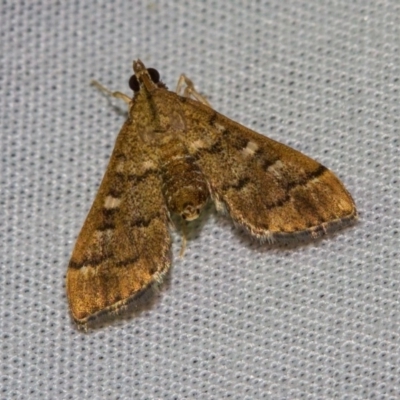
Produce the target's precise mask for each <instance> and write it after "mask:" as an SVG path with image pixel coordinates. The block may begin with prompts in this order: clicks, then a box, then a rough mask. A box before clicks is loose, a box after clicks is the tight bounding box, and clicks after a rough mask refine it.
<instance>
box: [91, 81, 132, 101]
mask: <svg viewBox="0 0 400 400" xmlns="http://www.w3.org/2000/svg"><path fill="white" fill-rule="evenodd" d="M90 83H91V85H93V86H96V88H97V89H99V90H100V91H101V92H103V93H104V94H106V95H107V96H111V97H115V98H116V99H121V100H123V101H124V102H125V103H127V104H131V101H132V99H131V98H130V97H129V96H128V95H126V94H125V93H122V92H112V91H111V90H109V89H107V88H106V87H105V86H103V85H102V84H101V83H100V82H97V81H92V82H90Z"/></svg>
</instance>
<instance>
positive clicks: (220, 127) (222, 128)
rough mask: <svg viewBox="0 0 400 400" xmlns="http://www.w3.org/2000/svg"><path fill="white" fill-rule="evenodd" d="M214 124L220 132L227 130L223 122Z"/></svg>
mask: <svg viewBox="0 0 400 400" xmlns="http://www.w3.org/2000/svg"><path fill="white" fill-rule="evenodd" d="M214 126H215V128H216V129H217V131H218V132H224V131H225V130H226V128H225V127H224V126H223V125H221V124H218V123H215V124H214Z"/></svg>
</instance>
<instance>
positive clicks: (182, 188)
mask: <svg viewBox="0 0 400 400" xmlns="http://www.w3.org/2000/svg"><path fill="white" fill-rule="evenodd" d="M163 190H164V196H165V200H166V202H167V206H168V209H169V210H170V211H171V212H173V213H176V214H179V215H180V216H181V217H182V218H183V219H184V220H186V221H192V220H194V219H196V218H198V216H199V215H200V212H201V210H202V209H203V207H204V205H205V204H206V202H207V200H208V197H209V192H208V186H207V183H206V181H205V179H204V176H203V174H202V173H201V171H200V169H199V168H198V167H197V165H196V164H194V162H193V160H192V159H191V158H181V159H176V160H173V161H170V162H168V163H167V165H165V168H164V186H163Z"/></svg>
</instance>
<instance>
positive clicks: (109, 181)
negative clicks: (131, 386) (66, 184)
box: [67, 122, 171, 324]
mask: <svg viewBox="0 0 400 400" xmlns="http://www.w3.org/2000/svg"><path fill="white" fill-rule="evenodd" d="M139 143H141V145H140V146H139ZM161 186H162V182H161V178H160V174H159V170H158V160H157V157H156V156H155V154H154V151H152V149H151V148H147V147H146V146H145V145H144V144H143V143H142V142H141V141H140V140H139V137H138V136H136V137H135V134H134V132H132V127H131V126H130V125H129V123H128V122H127V123H125V125H124V126H123V128H122V130H121V132H120V134H119V135H118V138H117V141H116V144H115V148H114V151H113V154H112V157H111V159H110V163H109V166H108V168H107V171H106V173H105V175H104V178H103V181H102V183H101V186H100V188H99V191H98V193H97V196H96V198H95V200H94V203H93V205H92V208H91V210H90V212H89V214H88V216H87V218H86V221H85V223H84V225H83V227H82V230H81V232H80V234H79V237H78V239H77V241H76V245H75V249H74V251H73V254H72V257H71V261H70V263H69V267H68V272H67V294H68V299H69V305H70V309H71V313H72V316H73V318H74V320H75V321H76V322H77V323H78V324H86V323H87V322H88V321H89V320H91V319H93V318H94V317H95V316H96V315H97V314H99V313H103V312H107V311H116V310H118V309H119V308H120V307H122V306H124V305H125V304H127V302H129V300H131V299H132V298H134V297H135V296H136V295H138V294H139V293H140V292H142V291H143V290H144V289H146V288H147V287H149V286H150V285H151V284H152V283H153V282H157V281H160V280H161V278H162V275H163V274H164V273H165V272H166V271H167V269H168V268H169V266H170V263H171V256H170V246H171V240H170V234H169V231H168V224H169V215H168V210H167V208H166V205H165V202H164V198H163V195H162V191H161Z"/></svg>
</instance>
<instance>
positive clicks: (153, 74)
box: [147, 68, 160, 83]
mask: <svg viewBox="0 0 400 400" xmlns="http://www.w3.org/2000/svg"><path fill="white" fill-rule="evenodd" d="M147 72H148V73H149V75H150V78H151V80H152V81H153V82H154V83H158V82H160V74H159V73H158V71H157V70H156V69H154V68H147Z"/></svg>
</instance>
